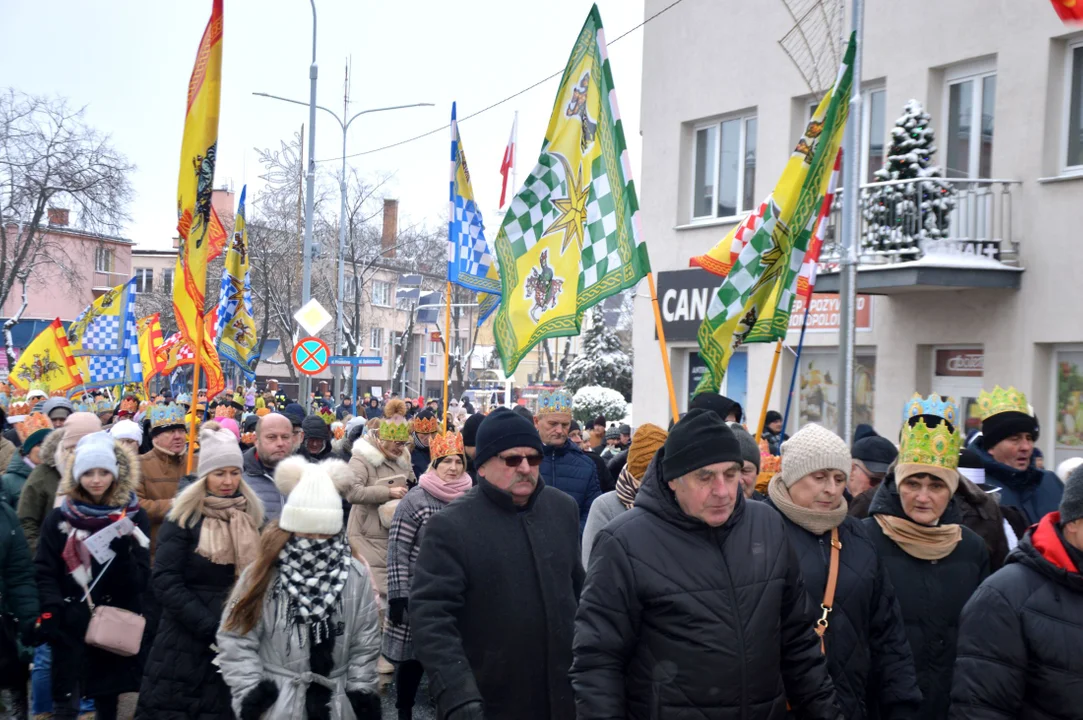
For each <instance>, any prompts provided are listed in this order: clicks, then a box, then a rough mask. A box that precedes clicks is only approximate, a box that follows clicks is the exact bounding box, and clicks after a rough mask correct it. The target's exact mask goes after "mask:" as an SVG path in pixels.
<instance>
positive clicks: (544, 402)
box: [537, 390, 572, 415]
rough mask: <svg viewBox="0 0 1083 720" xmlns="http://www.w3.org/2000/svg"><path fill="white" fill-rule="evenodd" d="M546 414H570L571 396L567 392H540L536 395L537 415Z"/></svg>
mask: <svg viewBox="0 0 1083 720" xmlns="http://www.w3.org/2000/svg"><path fill="white" fill-rule="evenodd" d="M546 413H563V414H565V415H571V414H572V396H571V395H570V394H569V393H568V391H567V390H542V391H541V392H540V393H538V413H537V414H538V415H545V414H546Z"/></svg>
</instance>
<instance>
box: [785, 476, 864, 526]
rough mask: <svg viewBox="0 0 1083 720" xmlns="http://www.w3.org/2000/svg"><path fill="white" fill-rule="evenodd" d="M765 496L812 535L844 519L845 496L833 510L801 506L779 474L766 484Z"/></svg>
mask: <svg viewBox="0 0 1083 720" xmlns="http://www.w3.org/2000/svg"><path fill="white" fill-rule="evenodd" d="M767 496H768V497H769V498H771V502H773V503H774V504H775V507H776V508H778V511H779V512H781V513H782V514H783V515H785V516H786V517H788V518H789V519H790V520H791V521H792V522H793V523H794V524H795V525H797V526H798V527H801V528H804V529H805V530H808V531H809V532H810V533H812V534H813V535H823V534H824V533H825V532H828V531H830V530H834V529H835V528H837V527H838V526H839V525H841V524H842V521H843V520H845V519H846V510H847V507H846V498H843V499H842V504H841V505H839V506H838V507H837V508H835V509H834V510H812V509H809V508H806V507H801V506H800V505H798V504H796V503H795V502H794V501H793V500H792V499H791V498H790V491H789V489H788V488H787V487H786V483H784V482H782V475H781V474H779V475H775V476H774V477H773V478H771V482H769V483H768V484H767Z"/></svg>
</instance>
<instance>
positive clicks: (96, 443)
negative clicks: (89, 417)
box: [71, 431, 117, 484]
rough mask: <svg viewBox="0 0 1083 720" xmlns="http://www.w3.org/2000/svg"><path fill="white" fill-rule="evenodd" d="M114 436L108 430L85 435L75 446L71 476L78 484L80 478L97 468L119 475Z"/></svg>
mask: <svg viewBox="0 0 1083 720" xmlns="http://www.w3.org/2000/svg"><path fill="white" fill-rule="evenodd" d="M115 447H116V446H115V444H114V442H113V438H112V437H110V436H109V433H107V432H100V431H99V432H96V433H91V434H89V435H85V436H84V437H83V438H82V439H80V440H79V443H78V444H77V445H76V446H75V462H74V464H73V465H72V469H71V476H72V479H73V480H74V481H75V482H76V484H78V482H79V478H81V477H83V475H85V474H86V473H87V472H89V471H91V470H95V469H99V468H100V469H102V470H108V471H109V472H110V473H112V474H113V478H114V479H116V477H117V455H116V449H115Z"/></svg>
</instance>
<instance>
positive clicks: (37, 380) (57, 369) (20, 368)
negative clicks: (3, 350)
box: [8, 318, 83, 394]
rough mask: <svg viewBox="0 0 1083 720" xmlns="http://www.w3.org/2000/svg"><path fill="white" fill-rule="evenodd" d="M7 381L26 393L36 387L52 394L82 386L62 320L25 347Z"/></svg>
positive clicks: (81, 379) (51, 325)
mask: <svg viewBox="0 0 1083 720" xmlns="http://www.w3.org/2000/svg"><path fill="white" fill-rule="evenodd" d="M8 381H9V382H10V383H11V384H12V385H14V386H15V387H17V388H19V389H20V390H23V391H24V392H25V391H27V390H29V389H30V385H31V383H33V384H34V386H35V387H40V388H42V389H43V390H45V392H47V393H50V394H52V393H54V392H63V391H65V390H70V389H71V388H73V387H75V386H76V385H81V384H82V382H83V378H82V376H81V375H80V374H79V367H78V365H77V364H76V361H75V358H74V357H73V356H72V354H71V347H70V346H69V345H68V335H67V333H65V332H64V326H63V325H62V324H61V323H60V318H57V319H56V320H53V321H52V322H51V323H49V326H48V327H47V328H45V329H44V330H42V331H41V332H40V333H38V336H37V337H36V338H34V339H33V341H31V343H30V344H29V345H27V346H26V349H25V350H23V354H22V355H20V356H19V362H17V363H15V367H13V368H11V374H10V375H9V376H8Z"/></svg>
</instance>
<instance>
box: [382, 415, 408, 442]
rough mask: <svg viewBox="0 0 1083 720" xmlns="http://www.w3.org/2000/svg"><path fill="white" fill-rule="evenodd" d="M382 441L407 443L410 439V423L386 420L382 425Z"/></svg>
mask: <svg viewBox="0 0 1083 720" xmlns="http://www.w3.org/2000/svg"><path fill="white" fill-rule="evenodd" d="M380 439H381V440H390V441H391V442H406V441H407V440H409V439H410V423H408V422H405V421H403V422H395V421H393V420H389V419H386V418H385V419H384V421H383V422H381V423H380Z"/></svg>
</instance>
